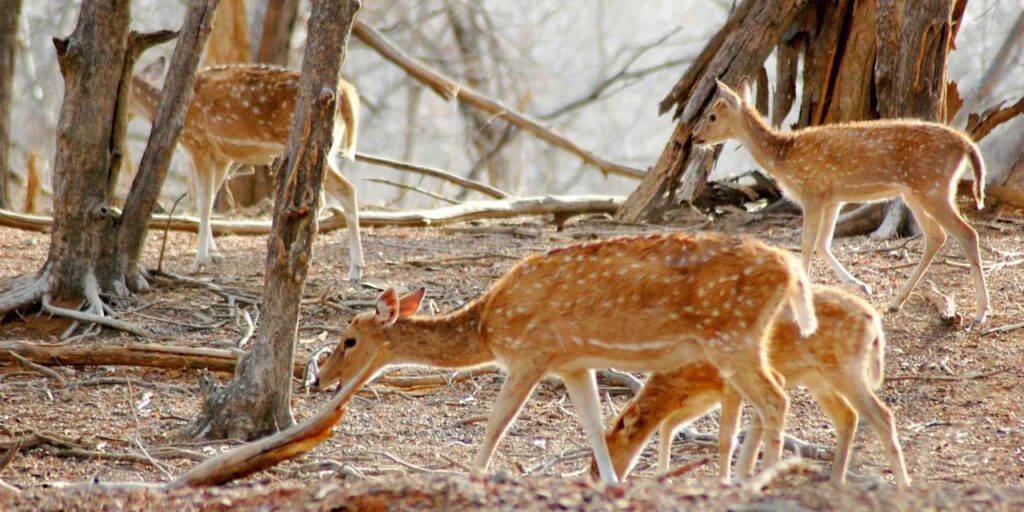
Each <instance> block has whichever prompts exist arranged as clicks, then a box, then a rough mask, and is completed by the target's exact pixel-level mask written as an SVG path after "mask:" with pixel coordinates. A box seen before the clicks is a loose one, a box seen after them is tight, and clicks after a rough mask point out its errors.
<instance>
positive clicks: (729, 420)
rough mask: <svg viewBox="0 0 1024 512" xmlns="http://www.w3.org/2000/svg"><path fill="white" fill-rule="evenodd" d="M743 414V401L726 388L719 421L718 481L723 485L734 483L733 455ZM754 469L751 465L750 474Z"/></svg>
mask: <svg viewBox="0 0 1024 512" xmlns="http://www.w3.org/2000/svg"><path fill="white" fill-rule="evenodd" d="M742 413H743V399H742V398H740V395H739V393H737V392H736V390H734V389H732V388H731V387H729V386H726V387H725V393H724V394H723V395H722V416H721V418H719V420H718V479H719V480H720V481H721V482H722V483H723V484H727V483H729V482H730V481H732V454H733V451H735V450H736V431H737V430H739V428H740V416H741V414H742ZM758 441H759V442H760V440H758ZM751 460H753V457H751ZM753 469H754V468H753V466H752V465H751V467H750V468H749V472H752V471H753ZM747 476H749V475H747Z"/></svg>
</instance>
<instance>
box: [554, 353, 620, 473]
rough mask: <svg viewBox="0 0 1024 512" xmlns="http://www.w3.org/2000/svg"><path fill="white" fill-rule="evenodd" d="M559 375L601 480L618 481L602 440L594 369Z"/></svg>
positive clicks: (599, 406) (601, 424) (606, 447)
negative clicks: (588, 439)
mask: <svg viewBox="0 0 1024 512" xmlns="http://www.w3.org/2000/svg"><path fill="white" fill-rule="evenodd" d="M561 377H562V381H563V382H565V389H566V390H567V391H568V392H569V398H570V399H572V403H573V405H574V406H575V407H576V415H577V416H578V417H579V419H580V423H582V424H583V430H584V431H586V433H587V437H588V438H590V445H591V446H592V447H593V449H594V459H595V460H596V461H597V469H598V472H599V473H600V474H601V480H602V481H604V482H606V483H616V482H618V481H619V479H618V476H616V474H615V468H614V467H613V466H612V458H611V456H610V455H609V454H608V444H607V443H606V442H605V440H604V427H603V423H604V422H603V421H602V419H601V402H600V400H599V399H598V395H597V381H596V380H595V379H594V370H583V371H578V372H567V373H562V374H561Z"/></svg>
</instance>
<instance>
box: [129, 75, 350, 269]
mask: <svg viewBox="0 0 1024 512" xmlns="http://www.w3.org/2000/svg"><path fill="white" fill-rule="evenodd" d="M298 86H299V74H298V73H297V72H295V71H290V70H287V69H283V68H277V67H273V66H265V65H229V66H218V67H212V68H207V69H204V70H202V71H200V72H199V74H198V76H197V77H196V83H195V92H194V95H193V97H192V103H191V104H190V105H189V107H188V110H187V111H186V113H185V124H184V127H183V129H182V131H181V139H180V142H181V145H182V146H183V147H184V148H185V150H186V151H187V152H188V154H189V156H190V157H191V159H192V169H193V177H194V180H193V181H194V183H195V186H196V191H197V196H198V197H197V202H198V208H199V250H198V251H197V253H196V259H195V263H194V264H193V270H196V271H198V270H199V269H200V268H201V267H202V266H205V265H209V264H211V263H217V262H219V261H220V260H221V259H222V258H221V256H220V255H219V254H218V252H217V246H216V244H215V243H214V241H213V231H212V230H211V229H210V216H211V214H212V211H213V199H214V196H215V195H216V193H217V191H218V190H219V189H220V187H221V185H222V184H223V183H224V180H225V179H226V178H227V175H228V168H229V167H230V166H231V164H232V163H233V162H240V163H244V164H250V165H266V164H269V163H270V162H272V161H273V160H274V158H275V157H277V156H279V155H280V154H281V153H282V152H283V151H284V145H285V142H286V139H287V138H288V129H289V126H290V125H291V119H292V113H293V111H294V110H295V97H296V95H297V94H298ZM159 101H160V91H159V90H158V89H157V88H156V87H154V86H152V85H151V84H149V83H148V82H146V81H145V80H144V79H142V78H141V77H138V76H135V77H133V80H132V93H131V96H130V102H129V103H130V104H129V108H130V111H131V112H132V114H133V115H140V116H142V117H144V118H146V119H147V120H149V121H150V122H152V121H153V119H154V118H155V117H156V108H157V104H158V103H159ZM334 115H335V117H334V145H333V146H332V147H331V150H330V154H329V156H328V164H329V165H328V172H327V174H326V179H325V181H324V190H325V191H326V192H327V193H328V194H330V195H331V196H332V197H335V198H336V199H337V200H338V201H339V202H341V205H342V208H343V209H344V211H345V224H346V225H347V226H348V232H349V258H350V261H349V279H352V280H359V279H360V278H361V276H362V269H363V267H364V266H365V263H364V262H363V248H362V244H361V243H360V240H359V211H358V205H357V203H356V189H355V187H354V186H353V185H352V183H350V182H349V181H348V180H347V179H345V177H344V176H342V175H341V173H340V171H339V168H340V161H339V158H338V157H339V156H342V157H344V158H347V159H349V160H353V159H354V158H355V151H356V137H357V134H358V125H359V95H358V94H357V93H356V90H355V88H354V87H353V86H352V85H351V84H349V83H348V82H346V81H344V80H339V81H338V101H337V107H336V110H335V114H334ZM342 135H344V142H342V140H341V139H342Z"/></svg>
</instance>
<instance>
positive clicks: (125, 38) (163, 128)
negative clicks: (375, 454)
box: [0, 0, 218, 325]
mask: <svg viewBox="0 0 1024 512" xmlns="http://www.w3.org/2000/svg"><path fill="white" fill-rule="evenodd" d="M217 1H218V0H193V1H192V2H191V3H190V5H189V8H188V12H187V14H186V16H185V23H184V24H183V27H182V31H181V37H180V39H179V41H178V45H177V47H176V48H175V52H174V57H173V58H172V61H171V72H170V74H169V77H168V82H167V85H166V87H165V94H164V98H163V100H162V101H161V103H160V107H159V112H158V115H157V121H156V123H154V129H153V133H152V134H151V136H150V142H149V144H147V147H146V152H145V154H144V155H143V160H142V165H141V166H140V168H139V172H138V174H137V175H136V177H135V180H134V182H133V184H132V190H131V192H130V193H129V196H128V200H127V202H126V204H125V210H124V213H123V214H118V213H117V211H116V210H114V209H113V208H111V207H110V204H111V200H112V187H110V185H109V184H110V183H111V182H112V181H115V180H116V178H114V179H112V177H114V176H116V172H117V169H119V168H120V164H119V161H120V159H121V158H122V148H123V135H124V130H123V123H124V122H125V116H126V113H127V105H128V103H127V98H128V94H127V87H128V86H129V85H128V84H130V82H129V81H128V80H127V77H129V76H130V72H131V70H130V69H129V68H130V67H131V65H132V64H134V58H135V57H136V56H137V53H138V52H139V51H140V50H139V48H141V47H145V46H146V45H149V44H153V43H154V42H159V41H161V40H166V38H167V37H169V36H168V35H167V34H160V33H158V34H155V35H149V36H145V35H138V34H136V35H131V34H130V33H129V31H128V24H129V21H130V20H131V14H130V3H131V2H129V1H128V0H96V1H93V2H85V3H83V5H82V8H81V12H80V13H79V18H78V23H77V25H76V27H75V30H74V32H73V33H72V34H71V36H70V37H68V38H67V39H54V46H55V47H56V50H57V56H58V63H59V64H60V68H61V73H62V74H63V76H64V80H65V95H64V103H63V106H62V107H61V117H60V123H59V125H58V129H57V133H58V136H57V155H56V161H55V166H54V178H53V189H54V226H53V234H52V237H51V242H50V251H49V255H48V257H47V261H46V263H45V264H44V266H43V268H42V269H41V270H40V271H39V272H38V273H36V274H35V275H31V276H23V277H21V278H16V279H14V280H13V281H11V282H9V283H5V285H4V286H3V288H4V293H2V294H0V315H3V314H6V313H7V312H8V311H11V310H13V309H18V308H22V307H26V306H29V305H31V304H34V303H37V302H39V301H40V300H41V301H42V304H43V308H44V309H45V310H47V311H48V312H50V313H52V314H58V315H65V316H70V315H71V314H73V313H76V312H75V311H72V310H70V309H67V308H66V306H71V307H78V306H79V305H80V304H82V303H83V302H84V303H86V304H87V305H88V310H89V313H88V314H87V315H88V318H87V319H86V320H85V321H102V320H103V317H104V316H105V312H104V308H103V302H102V300H101V299H100V294H101V293H111V294H117V295H123V294H125V293H127V292H128V291H134V290H139V289H143V288H145V287H146V281H145V279H144V277H143V276H142V274H141V273H140V272H139V270H138V263H139V258H140V256H141V253H142V244H143V242H144V241H145V238H146V233H147V227H146V226H147V221H148V220H149V217H150V215H152V212H153V206H154V205H155V204H156V198H157V194H158V193H159V191H160V187H161V186H162V184H163V178H164V176H165V175H166V171H167V166H168V164H169V161H170V156H171V152H172V151H173V148H174V145H175V144H176V143H177V139H178V134H179V132H180V130H181V125H182V120H183V118H184V107H185V105H186V104H187V103H188V101H189V99H190V98H191V92H192V83H193V82H194V77H195V68H196V64H197V61H198V57H196V56H197V55H198V54H199V53H200V52H199V49H201V48H202V45H203V44H204V43H205V40H206V34H208V33H209V26H210V19H211V18H212V14H213V8H214V7H215V6H216V4H217ZM111 91H115V92H116V94H111ZM76 316H78V317H79V318H81V317H82V314H81V313H77V315H76ZM106 324H107V325H115V324H112V323H110V322H106Z"/></svg>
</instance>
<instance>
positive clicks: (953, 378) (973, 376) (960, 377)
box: [885, 368, 1010, 382]
mask: <svg viewBox="0 0 1024 512" xmlns="http://www.w3.org/2000/svg"><path fill="white" fill-rule="evenodd" d="M1009 370H1010V369H1009V368H997V369H995V370H992V371H988V372H983V373H971V374H968V375H893V376H890V377H886V378H885V381H886V382H896V381H901V380H933V381H946V382H950V381H963V380H977V379H987V378H989V377H993V376H996V375H999V374H1000V373H1005V372H1007V371H1009Z"/></svg>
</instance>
